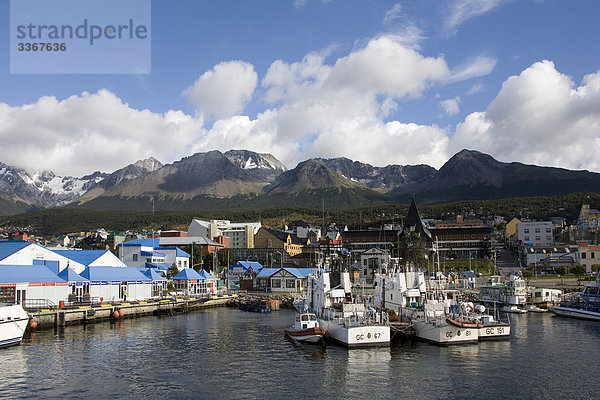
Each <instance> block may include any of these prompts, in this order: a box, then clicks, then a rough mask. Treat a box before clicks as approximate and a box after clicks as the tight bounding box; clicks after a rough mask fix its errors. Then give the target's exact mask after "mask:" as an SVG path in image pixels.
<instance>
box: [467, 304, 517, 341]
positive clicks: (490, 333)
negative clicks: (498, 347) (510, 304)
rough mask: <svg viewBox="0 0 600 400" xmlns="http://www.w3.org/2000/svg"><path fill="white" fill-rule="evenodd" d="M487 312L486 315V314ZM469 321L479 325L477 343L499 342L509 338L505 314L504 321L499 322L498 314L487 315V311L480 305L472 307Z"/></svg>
mask: <svg viewBox="0 0 600 400" xmlns="http://www.w3.org/2000/svg"><path fill="white" fill-rule="evenodd" d="M486 311H488V313H486ZM469 317H470V318H469V319H470V320H471V321H473V322H476V323H478V324H480V325H481V328H479V341H480V342H481V341H485V340H500V339H508V338H509V337H510V320H509V319H508V314H506V321H501V320H500V313H499V312H495V313H494V315H492V314H489V310H486V308H485V307H484V306H482V305H478V306H475V307H474V313H472V314H469Z"/></svg>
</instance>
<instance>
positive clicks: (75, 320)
mask: <svg viewBox="0 0 600 400" xmlns="http://www.w3.org/2000/svg"><path fill="white" fill-rule="evenodd" d="M236 296H237V295H222V296H210V297H186V298H177V297H176V298H165V299H159V300H158V299H157V300H146V301H135V302H112V303H98V304H90V305H73V306H69V307H65V308H53V309H40V310H28V314H29V316H30V317H31V318H32V319H33V321H35V323H34V325H37V326H36V329H45V328H54V327H58V326H65V325H71V324H86V323H95V322H100V321H106V320H111V319H112V320H118V319H122V318H137V317H141V316H146V315H174V314H179V313H187V312H190V311H195V310H201V309H205V308H212V307H224V306H225V305H226V304H227V303H228V302H230V301H231V300H232V299H234V298H235V297H236ZM30 323H31V322H30ZM30 326H31V325H30Z"/></svg>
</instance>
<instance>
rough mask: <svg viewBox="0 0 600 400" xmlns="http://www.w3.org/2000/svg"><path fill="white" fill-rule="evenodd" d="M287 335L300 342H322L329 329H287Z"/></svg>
mask: <svg viewBox="0 0 600 400" xmlns="http://www.w3.org/2000/svg"><path fill="white" fill-rule="evenodd" d="M285 335H286V336H287V337H289V338H290V339H293V340H296V341H298V342H304V343H321V342H323V340H324V338H325V336H326V335H327V331H325V329H322V328H319V327H316V328H308V329H301V330H296V329H286V330H285Z"/></svg>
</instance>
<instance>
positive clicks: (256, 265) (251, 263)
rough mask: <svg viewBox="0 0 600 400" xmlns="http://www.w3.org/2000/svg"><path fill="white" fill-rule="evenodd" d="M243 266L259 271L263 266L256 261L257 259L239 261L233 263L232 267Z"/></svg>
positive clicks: (245, 268)
mask: <svg viewBox="0 0 600 400" xmlns="http://www.w3.org/2000/svg"><path fill="white" fill-rule="evenodd" d="M240 267H241V268H243V269H244V270H247V269H248V268H252V269H253V270H254V271H256V272H258V271H260V270H261V269H262V268H263V266H262V264H261V263H259V262H256V261H238V262H236V263H235V264H233V265H232V266H231V267H229V268H230V269H231V268H240Z"/></svg>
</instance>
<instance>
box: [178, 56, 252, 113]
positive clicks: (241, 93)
mask: <svg viewBox="0 0 600 400" xmlns="http://www.w3.org/2000/svg"><path fill="white" fill-rule="evenodd" d="M257 82H258V75H257V74H256V72H255V71H254V66H253V65H252V64H249V63H247V62H244V61H228V62H223V63H220V64H217V65H215V66H214V68H213V69H211V70H210V71H207V72H205V73H204V74H202V76H200V78H198V79H197V80H196V82H194V84H193V85H192V86H190V87H188V88H187V89H186V90H185V91H184V92H183V95H184V96H185V97H186V98H187V99H188V101H189V102H190V103H191V104H193V105H194V106H196V108H197V109H198V111H199V112H200V113H202V114H203V115H207V116H208V115H212V116H214V117H215V118H226V117H230V116H232V115H235V114H237V113H239V112H241V111H242V110H243V109H244V107H245V106H246V104H248V102H249V101H250V99H251V98H252V93H254V89H256V85H257Z"/></svg>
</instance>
